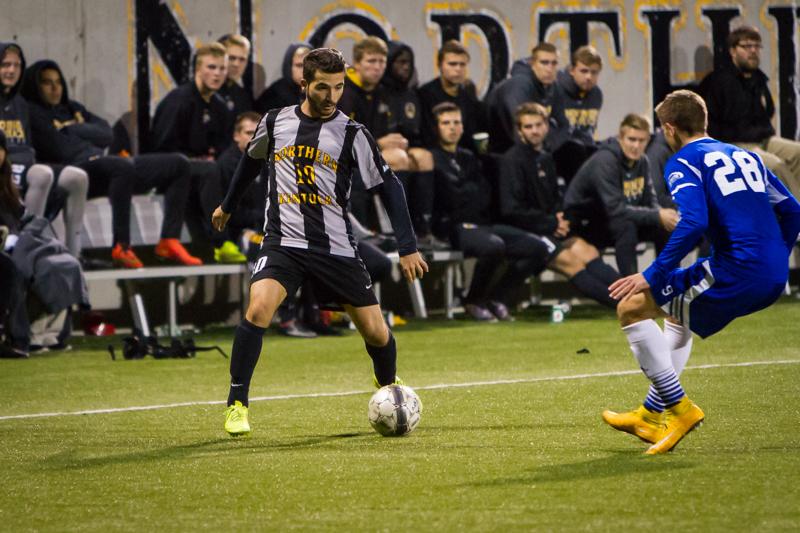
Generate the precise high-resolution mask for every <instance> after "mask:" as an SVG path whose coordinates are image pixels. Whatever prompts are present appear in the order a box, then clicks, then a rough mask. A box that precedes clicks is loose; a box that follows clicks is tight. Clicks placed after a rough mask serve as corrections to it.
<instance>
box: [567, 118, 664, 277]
mask: <svg viewBox="0 0 800 533" xmlns="http://www.w3.org/2000/svg"><path fill="white" fill-rule="evenodd" d="M649 140H650V123H649V122H648V121H647V119H646V118H644V117H642V116H639V115H634V114H629V115H627V116H626V117H625V118H624V120H623V121H622V123H621V124H620V129H619V136H618V137H612V138H610V139H609V140H608V141H606V142H605V143H604V144H602V145H601V146H600V148H599V149H598V150H597V152H595V153H594V155H592V157H590V158H589V159H588V160H587V161H586V162H585V163H584V164H583V166H581V168H580V169H579V170H578V173H577V174H575V177H574V178H573V180H572V182H571V183H570V184H569V187H568V188H567V193H566V195H565V197H564V211H565V213H566V217H567V219H568V220H569V221H570V227H571V229H572V230H573V231H574V232H575V234H576V235H579V236H581V237H583V238H584V239H585V240H587V241H588V242H590V243H592V244H593V245H594V246H596V247H597V248H598V249H601V250H602V249H603V248H605V247H607V246H614V248H615V252H616V257H617V268H618V269H619V272H620V274H622V275H623V276H627V275H630V274H633V273H635V272H636V271H637V261H636V244H637V243H638V242H640V241H653V242H654V243H655V244H656V248H659V247H660V246H662V245H663V244H664V243H666V240H667V238H668V233H669V232H671V231H672V230H673V229H674V228H675V225H676V224H677V223H678V218H679V217H678V213H677V211H675V210H674V209H666V208H661V207H659V205H658V201H657V199H656V194H655V192H654V190H653V184H652V182H651V181H650V174H649V165H648V160H647V156H646V155H644V151H645V148H646V147H647V143H648V141H649Z"/></svg>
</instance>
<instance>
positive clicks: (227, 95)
mask: <svg viewBox="0 0 800 533" xmlns="http://www.w3.org/2000/svg"><path fill="white" fill-rule="evenodd" d="M219 42H220V43H222V45H223V46H224V47H225V52H226V53H227V54H228V74H227V78H226V79H225V83H223V84H222V87H220V88H219V92H218V94H219V95H220V96H221V97H222V99H223V100H225V105H226V106H227V108H228V111H229V112H230V113H231V115H232V116H233V117H238V116H239V115H240V114H241V113H244V112H245V111H252V110H253V96H252V95H251V94H250V93H251V91H250V88H249V87H244V86H243V85H242V76H243V75H244V71H245V70H247V64H248V63H249V61H250V40H249V39H248V38H247V37H245V36H244V35H237V34H233V35H224V36H223V37H222V38H221V39H220V40H219Z"/></svg>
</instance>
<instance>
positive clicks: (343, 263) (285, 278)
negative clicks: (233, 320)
mask: <svg viewBox="0 0 800 533" xmlns="http://www.w3.org/2000/svg"><path fill="white" fill-rule="evenodd" d="M262 279H274V280H275V281H277V282H278V283H280V284H281V285H283V288H284V289H286V293H287V294H294V293H295V292H297V289H298V288H299V287H300V286H301V285H302V284H303V282H304V281H306V280H308V281H310V282H311V283H312V284H313V285H314V294H315V296H316V297H317V300H318V301H319V303H320V305H324V304H331V303H336V304H348V305H352V306H353V307H365V306H368V305H377V303H378V299H377V298H376V297H375V293H374V292H373V291H372V280H371V279H370V277H369V273H367V269H366V267H365V266H364V262H363V261H361V258H359V257H358V256H356V257H342V256H338V255H331V254H327V253H322V252H316V251H313V250H305V249H303V248H290V247H287V246H274V245H273V246H263V247H262V248H261V250H260V251H259V253H258V259H257V260H256V264H255V267H254V268H253V274H252V276H251V278H250V284H251V285H252V284H253V283H255V282H256V281H259V280H262Z"/></svg>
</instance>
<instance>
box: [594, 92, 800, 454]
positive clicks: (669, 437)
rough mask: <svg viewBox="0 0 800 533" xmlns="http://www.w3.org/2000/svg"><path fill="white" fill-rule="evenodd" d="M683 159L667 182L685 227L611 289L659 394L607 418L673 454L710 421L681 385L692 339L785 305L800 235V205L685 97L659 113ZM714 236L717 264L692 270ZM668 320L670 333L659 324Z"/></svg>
mask: <svg viewBox="0 0 800 533" xmlns="http://www.w3.org/2000/svg"><path fill="white" fill-rule="evenodd" d="M656 114H657V115H658V119H659V121H660V122H661V125H662V127H663V131H664V135H665V137H666V139H667V142H668V143H669V145H670V147H671V148H672V149H673V150H674V151H676V152H677V153H675V155H673V156H672V158H671V159H670V160H669V161H668V162H667V165H666V168H665V169H664V176H665V179H666V182H667V186H668V188H669V190H670V193H671V194H672V197H673V199H674V200H675V203H676V204H677V206H678V209H679V211H680V215H681V218H680V222H679V223H678V225H677V226H676V228H675V230H674V231H673V232H672V235H671V237H670V239H669V242H668V243H667V245H666V247H665V248H664V249H663V250H662V252H661V253H660V254H659V256H658V257H657V258H656V260H655V261H654V262H653V264H652V265H650V267H648V268H647V269H646V270H645V271H644V272H642V273H638V274H633V275H631V276H628V277H625V278H622V279H620V280H618V281H616V282H614V283H612V284H611V286H610V287H609V291H610V294H611V296H612V298H616V299H619V300H620V303H619V305H618V306H617V314H618V316H619V320H620V324H621V325H622V330H623V332H624V333H625V335H626V336H627V338H628V343H629V344H630V346H631V350H632V351H633V354H634V355H635V356H636V359H637V360H638V362H639V366H640V367H641V369H642V371H643V372H644V373H645V375H646V376H647V377H648V378H649V379H650V381H651V383H652V385H651V387H650V391H649V392H648V394H647V397H646V398H645V400H644V404H643V405H642V406H640V407H639V408H638V409H636V410H635V411H631V412H628V413H615V412H612V411H605V412H604V413H603V419H604V420H605V421H606V423H608V424H609V425H611V426H612V427H614V428H615V429H618V430H621V431H625V432H628V433H631V434H633V435H636V436H637V437H639V438H640V439H642V440H644V441H646V442H651V443H653V444H652V446H650V448H648V450H647V452H646V453H647V454H650V455H652V454H659V453H665V452H668V451H669V450H671V449H672V448H674V447H675V445H677V444H678V442H680V440H681V439H682V438H683V437H684V436H685V435H686V434H687V433H688V432H689V431H691V430H692V429H694V428H695V427H696V426H697V425H698V424H700V423H701V422H702V421H703V418H704V414H703V411H702V410H701V409H700V408H699V407H698V406H697V405H695V404H694V403H693V402H692V401H691V400H689V398H688V397H687V396H686V394H685V392H684V390H683V388H682V386H681V383H680V380H679V379H678V376H679V375H680V373H681V371H682V370H683V368H684V366H685V365H686V361H687V360H688V358H689V354H690V352H691V348H692V332H694V333H696V334H698V335H699V336H700V337H703V338H706V337H708V336H710V335H713V334H714V333H717V332H718V331H720V330H721V329H723V328H724V327H725V326H726V325H727V324H728V323H730V322H731V321H732V320H734V319H735V318H737V317H740V316H744V315H748V314H750V313H754V312H756V311H758V310H760V309H764V308H765V307H768V306H769V305H771V304H772V303H773V302H775V300H777V299H778V297H779V296H780V294H781V292H782V291H783V289H784V287H785V286H786V281H787V278H788V264H789V262H788V256H789V253H790V252H791V250H792V247H793V246H794V244H795V242H796V241H797V235H798V232H800V204H798V202H797V200H795V198H794V197H793V196H792V195H791V193H790V192H789V191H788V190H787V189H786V187H785V186H784V185H783V184H782V183H781V182H780V181H779V180H778V179H777V178H776V177H775V175H774V174H773V173H772V172H771V171H770V170H769V169H767V168H766V167H765V166H764V162H763V161H762V160H761V158H760V157H759V156H758V155H756V154H754V153H752V152H748V151H745V150H742V149H741V148H738V147H736V146H733V145H730V144H726V143H723V142H720V141H717V140H715V139H712V138H710V137H708V136H707V135H706V126H707V124H708V120H707V116H708V114H707V111H706V106H705V102H703V99H702V98H700V96H698V95H697V94H695V93H693V92H691V91H687V90H679V91H675V92H673V93H671V94H669V95H668V96H667V97H666V99H665V100H664V101H663V102H661V104H659V105H658V106H657V107H656ZM703 235H705V236H706V238H707V239H708V240H709V241H710V242H711V245H712V252H711V256H710V257H704V258H700V259H698V260H697V262H695V263H694V264H693V265H691V266H689V267H687V268H679V265H680V261H681V259H683V257H684V256H685V255H686V254H687V253H689V252H690V251H691V250H692V249H693V248H694V247H695V245H696V244H697V242H698V241H699V240H700V238H701V237H702V236H703ZM660 317H664V318H665V319H666V320H665V321H664V329H663V330H662V329H661V328H659V327H658V325H657V324H656V322H655V319H657V318H660Z"/></svg>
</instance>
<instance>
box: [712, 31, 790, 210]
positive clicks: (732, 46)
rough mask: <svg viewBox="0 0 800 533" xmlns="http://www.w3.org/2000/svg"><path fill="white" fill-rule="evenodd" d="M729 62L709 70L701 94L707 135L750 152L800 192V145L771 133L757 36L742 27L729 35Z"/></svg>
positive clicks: (770, 112)
mask: <svg viewBox="0 0 800 533" xmlns="http://www.w3.org/2000/svg"><path fill="white" fill-rule="evenodd" d="M728 52H729V53H730V57H731V62H730V63H729V64H727V65H725V66H724V67H722V68H720V69H718V70H715V71H713V72H711V73H710V74H709V75H708V76H706V77H705V79H704V80H703V81H702V83H701V84H700V89H699V92H700V94H701V95H702V96H703V99H705V101H706V105H707V106H708V134H709V135H711V136H712V137H714V138H715V139H719V140H720V141H725V142H729V143H732V144H736V145H738V146H741V147H742V148H745V149H747V150H750V151H753V152H755V153H757V154H758V155H759V156H761V159H763V160H764V163H765V164H766V165H767V167H769V169H770V170H772V171H773V172H774V173H775V174H777V176H778V177H779V178H780V179H781V181H783V183H785V184H786V186H787V187H789V189H790V190H791V191H792V193H793V194H794V195H795V196H797V195H798V193H800V143H798V142H795V141H793V140H789V139H785V138H783V137H779V136H777V135H775V128H773V127H772V117H773V115H774V114H775V104H774V102H773V100H772V95H771V94H770V92H769V85H768V84H767V82H768V81H769V78H767V75H766V74H764V72H763V71H762V70H761V69H759V64H760V61H761V60H760V53H761V34H760V33H759V31H758V29H757V28H755V27H753V26H741V27H739V28H736V29H735V30H733V31H732V32H731V33H730V34H729V35H728ZM791 133H794V132H791Z"/></svg>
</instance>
